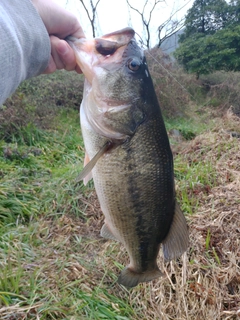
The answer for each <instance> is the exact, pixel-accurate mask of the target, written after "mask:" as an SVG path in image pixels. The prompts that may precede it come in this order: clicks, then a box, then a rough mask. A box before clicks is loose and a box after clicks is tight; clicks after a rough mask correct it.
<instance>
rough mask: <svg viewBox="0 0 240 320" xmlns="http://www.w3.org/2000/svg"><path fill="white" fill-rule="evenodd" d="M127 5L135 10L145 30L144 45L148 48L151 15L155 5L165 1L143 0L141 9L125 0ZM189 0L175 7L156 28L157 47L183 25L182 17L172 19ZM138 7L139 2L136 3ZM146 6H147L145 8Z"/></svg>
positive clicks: (149, 43)
mask: <svg viewBox="0 0 240 320" xmlns="http://www.w3.org/2000/svg"><path fill="white" fill-rule="evenodd" d="M126 2H127V4H128V7H129V8H131V9H132V10H133V11H135V12H137V13H138V14H139V16H140V18H141V20H142V24H143V30H144V32H145V34H146V35H145V43H144V44H145V46H146V47H147V48H150V45H151V32H150V28H151V22H152V15H153V12H154V10H156V7H157V6H158V4H160V3H165V0H154V1H149V0H145V2H144V4H143V7H142V9H138V8H136V7H133V6H132V4H131V3H130V0H126ZM189 2H190V1H188V2H187V3H186V4H185V5H184V6H182V7H181V8H179V9H177V10H176V11H174V12H172V13H171V15H170V16H169V17H168V19H166V20H165V21H164V22H163V23H162V24H161V25H159V26H158V28H157V39H158V40H157V47H160V46H161V44H162V43H163V42H164V41H165V40H166V39H167V38H169V37H170V36H171V35H173V34H174V33H177V32H178V31H179V30H180V29H181V28H182V27H183V26H184V18H183V19H181V20H177V19H174V16H175V15H176V14H177V13H178V12H179V11H180V10H181V9H183V8H184V7H185V6H186V5H187V4H188V3H189ZM138 7H139V4H138ZM147 7H148V8H147Z"/></svg>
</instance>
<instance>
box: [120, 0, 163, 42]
mask: <svg viewBox="0 0 240 320" xmlns="http://www.w3.org/2000/svg"><path fill="white" fill-rule="evenodd" d="M126 1H127V4H128V6H129V7H130V8H131V9H132V10H134V11H136V12H137V13H138V14H139V15H140V17H141V20H142V24H143V28H144V31H145V32H146V47H147V48H150V37H151V35H150V23H151V18H152V13H153V10H154V9H155V7H156V6H157V4H158V3H160V2H163V0H154V3H153V4H152V7H151V9H150V11H149V13H148V15H147V13H146V6H147V3H148V2H149V1H148V0H145V3H144V5H143V8H142V10H141V11H140V10H138V9H137V8H135V7H133V6H132V5H131V4H130V2H129V0H126Z"/></svg>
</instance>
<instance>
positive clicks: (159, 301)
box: [0, 73, 240, 320]
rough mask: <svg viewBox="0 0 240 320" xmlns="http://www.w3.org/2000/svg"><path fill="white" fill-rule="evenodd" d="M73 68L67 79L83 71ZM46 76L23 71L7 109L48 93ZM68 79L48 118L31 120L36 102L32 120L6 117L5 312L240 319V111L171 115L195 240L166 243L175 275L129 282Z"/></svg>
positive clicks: (2, 152) (168, 272) (1, 314)
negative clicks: (107, 235)
mask: <svg viewBox="0 0 240 320" xmlns="http://www.w3.org/2000/svg"><path fill="white" fill-rule="evenodd" d="M69 77H70V78H68V77H67V75H66V76H65V77H64V81H65V83H64V86H69V87H70V86H71V83H72V81H73V79H74V81H75V78H73V76H72V75H70V76H69ZM37 79H38V78H37ZM37 79H34V81H33V82H29V83H24V85H23V89H24V90H23V89H22V88H20V91H19V92H17V93H16V95H15V96H13V97H12V98H11V101H10V102H9V101H8V102H7V106H8V107H7V109H8V108H11V107H12V106H14V103H16V104H17V105H18V104H19V103H20V102H19V95H20V94H21V90H23V93H22V94H24V99H22V100H21V103H22V106H21V108H23V109H24V110H25V111H26V108H25V106H26V105H28V106H29V105H32V104H33V102H32V101H33V100H34V97H35V90H34V88H35V87H36V86H38V87H40V88H42V89H41V90H40V91H38V93H40V92H42V91H44V90H50V88H49V84H48V85H46V83H45V82H44V81H45V77H40V78H39V80H38V81H39V82H38V81H37ZM62 79H63V74H62V73H60V74H59V78H58V77H57V76H56V75H55V76H54V77H53V78H52V81H53V82H54V81H56V86H55V85H54V86H53V87H54V90H55V91H56V92H54V99H55V101H59V99H60V98H61V99H60V100H61V101H62V102H61V103H62V104H61V105H59V106H58V109H54V113H53V114H51V123H50V124H49V121H47V120H46V121H47V122H46V123H47V125H46V123H45V122H44V118H42V120H41V121H37V122H34V121H33V118H32V116H33V114H32V113H34V112H36V110H37V109H38V106H37V105H36V106H35V108H34V110H35V111H33V109H32V108H30V111H28V112H30V114H31V116H29V118H28V119H29V121H28V123H24V121H19V124H18V125H16V126H15V127H11V126H8V125H7V123H6V122H5V125H6V128H8V134H7V135H4V132H1V133H0V134H1V140H0V318H1V319H9V320H10V319H41V320H49V319H56V320H57V319H58V320H59V319H69V320H75V319H76V320H78V319H116V320H125V319H126V320H127V319H163V320H165V319H169V320H170V319H190V320H193V319H194V320H195V319H196V320H198V319H199V320H200V319H207V318H209V319H214V320H218V319H219V320H220V319H221V320H222V319H224V320H225V319H226V320H227V319H229V320H230V319H231V320H236V319H237V318H238V316H239V315H240V310H239V305H240V300H239V296H240V271H239V267H240V257H239V250H238V247H239V206H240V200H239V199H240V194H239V190H240V189H239V181H240V179H239V178H240V176H239V172H240V167H239V163H240V162H239V161H240V149H239V139H237V138H232V137H231V135H230V134H229V132H228V131H229V130H230V131H235V132H239V119H238V118H236V117H234V116H233V115H232V114H231V113H227V114H226V115H225V116H224V117H223V118H218V119H210V120H211V121H210V120H207V118H210V117H209V116H208V113H207V111H206V113H205V114H201V118H199V117H200V115H199V113H197V112H195V111H194V109H191V110H192V111H191V112H192V114H191V117H190V118H189V117H186V116H185V117H182V116H181V117H179V118H174V119H169V118H167V119H166V126H167V130H168V132H169V134H170V140H171V144H172V148H173V151H174V158H175V180H176V190H177V197H178V200H179V202H180V204H181V207H182V209H183V211H184V212H185V213H186V217H187V220H188V223H189V228H190V247H189V251H188V253H187V254H186V255H184V256H183V257H182V258H181V259H179V261H173V262H171V263H167V264H166V263H164V261H163V256H162V253H161V252H160V255H159V260H158V264H159V267H160V268H161V270H162V271H163V272H164V273H165V276H164V277H162V278H160V279H158V280H155V281H153V282H150V283H146V284H140V285H139V286H137V287H136V288H134V289H132V290H127V289H125V288H124V287H121V286H119V285H118V284H117V283H116V281H117V276H118V274H119V273H120V271H121V269H122V268H123V267H124V266H125V265H126V263H127V260H128V258H127V255H126V252H125V250H124V248H123V247H122V246H121V245H120V244H119V243H115V242H113V241H106V240H104V239H102V238H101V237H100V236H99V233H100V229H101V226H102V224H103V216H102V213H101V210H100V207H99V203H98V200H97V198H96V194H95V192H94V188H93V184H92V183H90V184H89V185H88V186H87V187H85V186H83V185H82V184H81V183H80V184H76V182H75V179H76V177H77V175H78V173H79V172H80V171H81V168H82V164H83V157H84V148H83V142H82V137H81V132H80V128H79V114H78V110H76V107H75V106H74V107H73V108H70V104H69V101H68V99H69V98H64V96H63V94H62V86H63V84H62ZM68 81H69V82H68ZM54 84H55V82H54ZM57 84H60V89H57V88H58V87H57ZM44 92H45V91H44ZM57 92H59V93H57ZM46 93H48V94H50V93H51V92H48V91H46ZM39 99H40V98H39ZM42 99H43V100H44V101H45V102H46V101H47V97H46V96H44V97H42ZM51 99H52V95H51ZM51 99H50V102H49V103H50V104H51V103H52V100H51ZM15 100H16V101H15ZM9 103H10V105H9ZM43 106H44V104H42V107H43ZM16 108H17V106H16ZM47 109H48V106H47ZM3 112H6V110H3ZM26 112H27V111H26ZM43 113H44V112H43ZM0 119H1V113H0ZM38 120H39V119H38ZM173 129H174V130H178V131H179V132H180V138H179V136H175V135H174V134H171V131H172V130H173Z"/></svg>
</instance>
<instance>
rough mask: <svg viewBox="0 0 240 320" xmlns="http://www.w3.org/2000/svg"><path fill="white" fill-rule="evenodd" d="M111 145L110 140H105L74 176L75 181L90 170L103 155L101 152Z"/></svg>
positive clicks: (79, 179) (81, 178) (84, 176)
mask: <svg viewBox="0 0 240 320" xmlns="http://www.w3.org/2000/svg"><path fill="white" fill-rule="evenodd" d="M112 146H113V143H112V141H109V140H108V141H107V142H106V143H104V145H103V146H102V147H101V148H100V150H99V151H98V152H97V153H96V154H95V156H94V157H93V158H92V159H91V160H90V161H89V162H88V164H87V165H86V166H85V167H84V168H83V170H82V171H81V172H80V174H79V175H78V177H77V178H76V183H78V182H80V181H81V180H83V179H84V178H86V176H87V175H88V174H89V173H90V172H91V171H92V169H93V168H94V166H95V165H96V163H97V162H98V160H99V159H100V158H101V157H102V156H103V154H104V153H105V152H106V151H108V150H109V149H110V148H111V147H112Z"/></svg>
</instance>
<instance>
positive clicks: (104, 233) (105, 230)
mask: <svg viewBox="0 0 240 320" xmlns="http://www.w3.org/2000/svg"><path fill="white" fill-rule="evenodd" d="M100 234H101V236H102V237H103V238H106V239H110V240H115V241H118V239H117V238H116V237H115V236H114V235H113V234H112V232H111V230H110V229H109V228H108V226H107V225H106V223H104V225H103V226H102V229H101V233H100Z"/></svg>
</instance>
